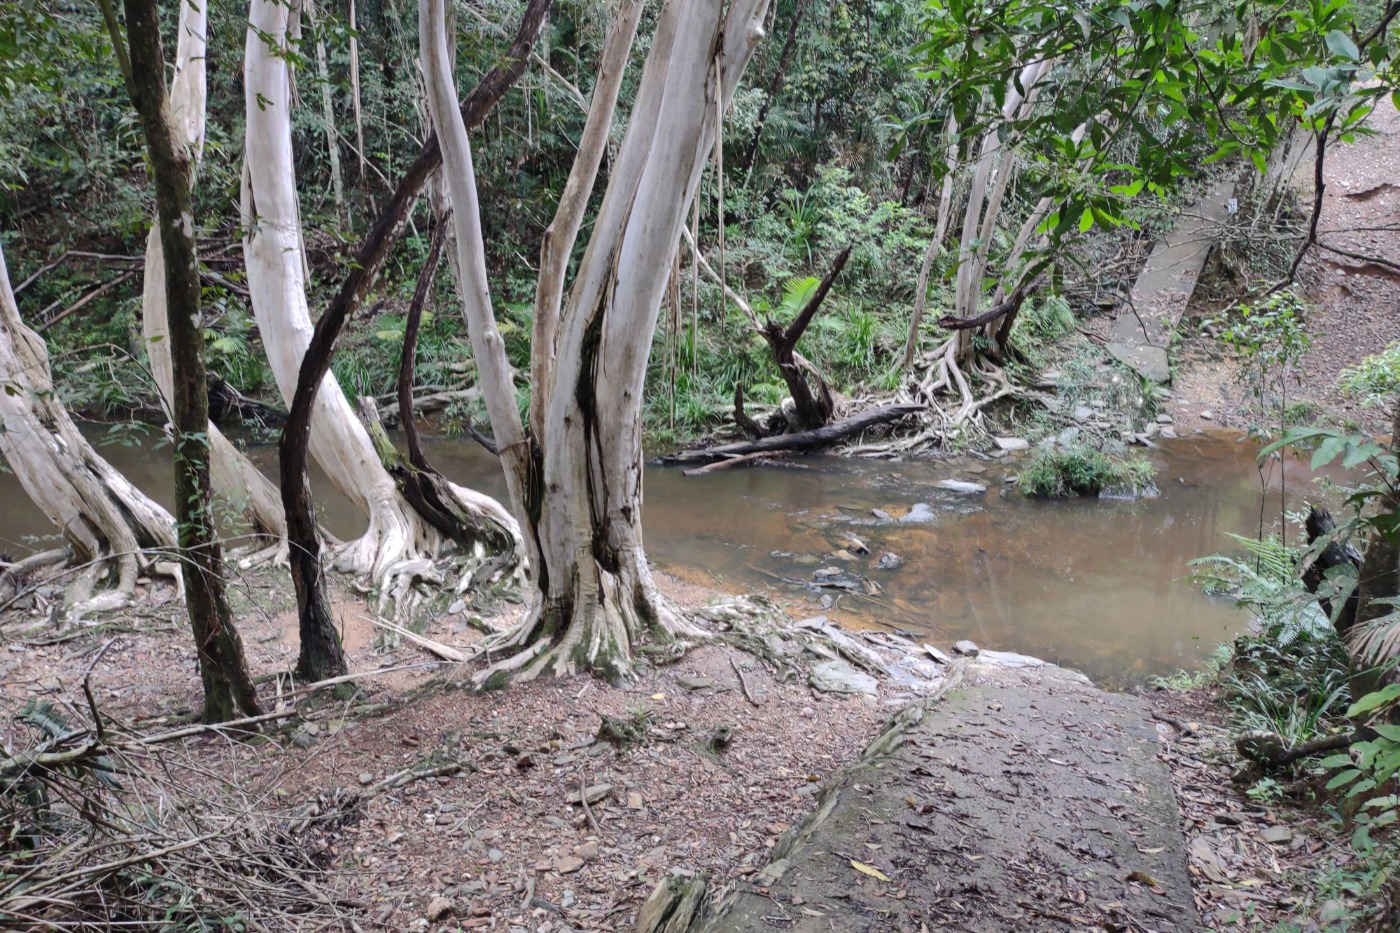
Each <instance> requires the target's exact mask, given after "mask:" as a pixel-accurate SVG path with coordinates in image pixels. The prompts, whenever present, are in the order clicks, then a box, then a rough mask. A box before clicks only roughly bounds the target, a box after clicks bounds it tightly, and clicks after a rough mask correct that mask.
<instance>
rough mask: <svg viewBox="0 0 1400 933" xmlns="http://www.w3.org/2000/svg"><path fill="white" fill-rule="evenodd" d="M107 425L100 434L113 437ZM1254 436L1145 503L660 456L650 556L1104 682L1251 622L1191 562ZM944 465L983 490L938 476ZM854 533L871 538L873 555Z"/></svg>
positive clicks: (9, 489)
mask: <svg viewBox="0 0 1400 933" xmlns="http://www.w3.org/2000/svg"><path fill="white" fill-rule="evenodd" d="M97 432H98V433H97V434H95V435H94V437H95V438H98V439H100V438H101V437H104V436H105V434H104V432H103V429H100V428H99V429H97ZM123 436H124V437H125V439H124V441H123V442H122V443H112V442H110V441H109V442H106V443H104V444H103V445H102V446H101V448H100V449H101V451H102V453H103V455H104V456H106V457H108V458H109V459H110V460H111V462H112V463H113V465H114V466H115V467H116V468H117V469H119V470H121V471H122V472H123V473H125V474H126V475H127V476H128V477H129V478H130V479H131V480H132V481H133V482H135V483H136V484H137V485H139V486H140V487H141V488H142V489H144V490H146V491H147V492H148V493H149V494H151V495H153V496H154V497H155V498H157V499H158V500H160V501H162V502H164V503H165V504H166V505H169V504H170V501H171V495H172V490H171V486H172V477H171V467H170V453H169V446H168V445H167V444H165V443H164V441H163V440H162V439H160V438H159V437H158V436H157V435H155V434H154V433H153V432H152V433H147V434H145V435H144V436H142V435H135V436H133V435H130V433H129V432H125V433H124V435H123ZM425 440H426V447H427V454H428V457H429V459H430V460H431V461H432V462H433V463H434V464H435V465H436V466H437V467H438V468H439V469H441V470H442V471H443V473H445V474H446V475H447V476H448V477H449V478H451V479H452V480H454V481H456V482H458V483H463V484H465V485H468V486H473V487H475V488H477V489H480V490H482V491H484V492H488V493H491V494H493V495H496V496H498V497H499V496H503V495H504V488H503V483H502V481H501V479H500V471H499V469H498V468H497V466H496V464H495V462H494V460H493V459H492V458H491V457H490V456H489V455H488V454H487V453H486V452H485V451H483V450H482V449H481V448H480V447H478V446H477V445H476V444H474V443H472V442H471V441H470V440H466V439H461V438H456V437H445V436H433V437H429V438H427V439H425ZM1254 449H1255V448H1254V447H1253V445H1251V444H1249V443H1246V442H1241V440H1240V438H1239V437H1238V436H1237V435H1233V434H1230V433H1227V432H1219V433H1207V434H1201V435H1194V436H1191V437H1187V438H1181V439H1177V440H1174V441H1167V442H1164V443H1163V444H1162V446H1161V447H1160V448H1159V449H1157V450H1153V451H1151V452H1150V457H1151V459H1152V460H1153V461H1154V463H1155V465H1156V466H1157V467H1158V480H1159V484H1160V486H1161V495H1159V496H1157V497H1155V498H1151V499H1140V500H1137V501H1113V500H1095V499H1079V500H1072V501H1053V502H1051V501H1037V500H1031V499H1027V498H1026V497H1024V496H1022V495H1020V494H1019V493H1018V492H1016V490H1015V487H1014V486H1012V485H1010V484H1008V483H1006V482H1005V479H1006V477H1007V476H1008V475H1010V474H1011V473H1012V472H1014V470H1015V468H1016V463H1015V461H1014V460H1012V459H1008V460H1003V461H998V460H976V459H958V460H947V461H909V462H895V463H891V462H888V461H867V460H850V459H842V458H836V457H812V458H807V459H804V460H801V461H797V462H796V463H794V464H792V465H788V466H776V467H768V466H759V467H750V468H739V469H733V470H726V471H720V472H716V473H711V474H708V475H703V476H686V475H684V474H683V473H682V472H681V471H680V470H679V469H676V468H672V467H648V469H647V474H646V484H647V485H646V491H645V508H644V512H643V514H644V523H645V528H646V536H647V538H646V544H647V551H648V554H649V555H650V556H651V558H652V560H653V561H654V562H655V563H656V565H657V566H658V568H659V569H661V570H662V571H664V572H667V573H670V574H673V575H675V576H677V577H679V578H681V579H682V580H684V581H685V582H687V583H691V584H696V585H700V586H705V587H710V588H717V589H721V590H729V591H733V592H756V593H762V594H765V595H768V596H770V597H771V598H773V599H775V600H778V601H780V602H782V603H784V604H785V605H787V606H788V607H789V609H790V610H791V611H792V612H793V613H795V614H797V615H799V617H801V616H806V615H815V614H823V615H827V616H829V617H831V618H834V619H837V620H839V621H840V622H841V623H842V624H844V625H847V626H865V627H878V628H886V629H900V630H904V631H908V632H912V633H915V634H916V635H917V636H919V637H921V638H923V639H924V640H926V641H929V642H931V643H933V644H936V645H940V646H943V647H945V648H946V647H947V646H948V645H949V644H951V643H952V642H953V641H954V640H957V639H962V638H967V639H971V640H973V641H975V642H977V643H978V644H979V645H981V646H982V647H987V648H997V649H1003V650H1010V651H1019V652H1023V653H1025V654H1032V655H1036V656H1039V657H1043V658H1046V659H1047V660H1052V661H1055V662H1057V663H1060V664H1063V665H1066V666H1069V667H1074V668H1076V669H1079V670H1082V671H1084V672H1085V673H1086V674H1088V675H1089V676H1090V677H1093V678H1095V679H1096V680H1098V681H1099V682H1102V683H1106V684H1122V683H1132V682H1143V681H1145V680H1146V679H1147V678H1149V677H1151V676H1153V675H1158V674H1165V673H1169V672H1171V671H1175V670H1177V669H1182V668H1185V669H1194V668H1197V667H1199V666H1200V665H1201V664H1202V663H1204V660H1205V659H1206V658H1207V657H1208V656H1209V655H1210V653H1211V652H1212V650H1213V649H1214V648H1215V647H1216V645H1218V644H1220V643H1221V642H1222V641H1227V640H1229V639H1230V638H1232V637H1233V636H1234V635H1235V634H1237V633H1238V632H1240V631H1242V630H1243V629H1244V628H1245V626H1246V625H1247V624H1248V616H1247V615H1246V614H1245V613H1243V612H1242V611H1240V610H1238V609H1236V608H1235V607H1234V605H1233V603H1232V602H1231V601H1229V600H1227V599H1220V598H1212V597H1209V596H1206V595H1205V594H1203V593H1202V592H1201V590H1200V588H1199V587H1198V586H1196V585H1195V584H1193V583H1192V582H1191V581H1190V579H1189V575H1190V567H1189V566H1188V562H1189V561H1190V560H1192V559H1193V558H1196V557H1199V556H1201V555H1203V554H1209V553H1211V552H1213V551H1218V550H1222V549H1229V548H1230V547H1231V542H1230V541H1229V540H1228V539H1227V538H1226V533H1227V532H1234V533H1237V534H1244V535H1253V534H1255V533H1256V532H1257V530H1258V527H1259V516H1260V493H1261V481H1260V477H1259V473H1258V471H1257V470H1256V469H1255V466H1254ZM250 453H251V455H252V456H253V458H254V460H255V461H256V462H257V463H258V464H259V466H260V467H261V468H262V469H263V470H264V471H266V472H268V473H270V474H275V472H276V471H275V458H276V448H275V446H274V445H271V444H255V445H250ZM1279 476H1280V471H1278V470H1275V471H1274V474H1273V476H1272V477H1271V479H1270V480H1269V481H1267V482H1266V484H1265V485H1266V486H1267V487H1268V489H1269V492H1268V496H1267V500H1266V521H1267V522H1268V523H1269V524H1270V525H1272V524H1274V523H1275V522H1276V520H1277V516H1278V515H1279V507H1280V502H1281V495H1280V489H1279V485H1280V484H1279ZM949 479H958V480H963V481H969V482H976V483H980V484H984V485H985V486H986V487H987V491H986V492H985V493H980V494H967V493H960V492H955V491H951V490H946V489H941V488H939V487H938V486H937V485H936V484H937V483H939V482H942V481H944V480H949ZM1310 479H1311V474H1309V473H1308V471H1307V468H1306V465H1305V464H1303V463H1301V462H1297V461H1292V462H1290V463H1289V465H1288V470H1287V483H1288V493H1289V495H1288V499H1289V504H1290V506H1291V507H1296V504H1297V503H1298V502H1300V501H1301V498H1300V494H1302V493H1305V492H1307V491H1308V489H1309V480H1310ZM313 484H314V487H315V489H316V501H317V506H318V508H319V509H320V511H321V514H322V520H323V522H324V523H325V525H326V526H327V527H328V528H329V529H330V531H331V532H332V533H334V534H336V535H339V536H341V537H342V538H348V537H351V536H353V535H355V534H357V533H359V531H360V530H362V528H363V525H362V522H361V520H360V518H359V516H358V513H356V511H355V510H354V509H353V508H352V507H351V506H350V504H349V503H348V502H347V501H346V500H345V499H344V498H343V497H341V496H340V495H339V494H338V493H337V492H336V491H335V490H334V489H332V488H331V487H330V485H329V483H328V482H327V481H326V480H325V478H324V477H323V476H320V475H313ZM0 503H3V505H2V506H0V548H3V549H7V550H8V551H9V553H10V554H12V555H16V554H21V553H24V552H26V551H29V550H31V549H34V548H37V547H47V546H53V544H52V542H53V541H55V540H56V536H55V535H54V532H53V528H52V526H51V525H49V524H48V522H47V521H46V520H45V519H44V517H43V515H42V514H41V513H39V511H38V510H37V509H36V508H35V507H34V506H33V504H32V503H31V502H30V501H29V498H28V497H27V496H26V495H25V493H24V491H23V490H22V489H21V488H20V486H19V484H18V482H17V481H16V480H15V478H14V476H13V475H12V474H9V473H4V474H0ZM920 503H922V504H923V505H922V506H920V505H918V504H920ZM911 513H912V514H911ZM882 515H886V516H888V517H881V516H882ZM907 518H912V519H922V520H918V521H910V520H902V519H907ZM853 536H854V537H855V538H856V539H858V540H859V542H860V543H862V544H864V545H865V548H866V549H868V553H866V554H861V553H858V550H859V548H858V547H857V546H855V545H853V543H852V542H851V540H850V539H851V538H852V537H853ZM885 554H893V555H897V557H898V562H899V565H898V566H897V567H894V568H893V569H884V568H882V567H881V566H880V560H881V557H882V555H885ZM885 561H886V563H895V561H894V560H892V559H890V558H885ZM834 571H839V575H835V574H834ZM817 579H822V580H826V581H827V582H828V583H835V584H838V586H831V585H828V586H819V585H818V584H817V583H816V582H815V581H816V580H817ZM865 580H869V581H872V582H873V583H874V584H875V585H874V586H871V585H869V584H866V583H865V582H864V581H865ZM840 584H844V588H841V586H839V585H840Z"/></svg>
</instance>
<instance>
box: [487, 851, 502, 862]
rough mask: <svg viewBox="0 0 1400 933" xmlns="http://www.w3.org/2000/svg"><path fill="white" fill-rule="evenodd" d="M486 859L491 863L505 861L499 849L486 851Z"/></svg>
mask: <svg viewBox="0 0 1400 933" xmlns="http://www.w3.org/2000/svg"><path fill="white" fill-rule="evenodd" d="M486 857H487V858H488V859H490V860H491V861H493V862H501V861H504V860H505V857H506V854H505V853H504V852H502V851H501V850H500V849H490V850H488V851H487V853H486Z"/></svg>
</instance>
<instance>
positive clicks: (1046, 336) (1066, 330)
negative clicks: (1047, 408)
mask: <svg viewBox="0 0 1400 933" xmlns="http://www.w3.org/2000/svg"><path fill="white" fill-rule="evenodd" d="M1077 325H1078V322H1077V321H1076V320H1075V318H1074V311H1073V310H1071V308H1070V306H1069V302H1068V301H1066V300H1065V299H1064V298H1062V297H1061V296H1059V295H1040V296H1036V297H1034V298H1031V299H1028V300H1027V301H1026V303H1025V305H1024V306H1022V308H1021V313H1020V315H1019V316H1018V317H1017V318H1016V326H1015V327H1014V328H1013V329H1012V331H1011V347H1012V349H1014V350H1015V351H1016V353H1017V354H1019V355H1020V356H1021V357H1022V358H1023V359H1024V360H1026V362H1027V363H1029V364H1030V365H1031V366H1032V367H1033V368H1035V369H1043V368H1045V365H1046V356H1045V354H1046V351H1047V349H1048V348H1050V347H1053V346H1055V344H1057V343H1058V342H1059V341H1060V340H1062V339H1064V337H1066V336H1067V335H1069V334H1071V333H1073V332H1074V329H1075V327H1076V326H1077Z"/></svg>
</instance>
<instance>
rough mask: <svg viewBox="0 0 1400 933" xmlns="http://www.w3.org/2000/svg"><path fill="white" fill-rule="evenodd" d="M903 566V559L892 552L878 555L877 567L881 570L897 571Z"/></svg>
mask: <svg viewBox="0 0 1400 933" xmlns="http://www.w3.org/2000/svg"><path fill="white" fill-rule="evenodd" d="M903 566H904V558H902V557H900V556H899V555H898V554H896V553H895V552H894V551H886V552H885V553H883V554H881V555H880V561H879V567H880V569H881V570H898V569H899V568H900V567H903Z"/></svg>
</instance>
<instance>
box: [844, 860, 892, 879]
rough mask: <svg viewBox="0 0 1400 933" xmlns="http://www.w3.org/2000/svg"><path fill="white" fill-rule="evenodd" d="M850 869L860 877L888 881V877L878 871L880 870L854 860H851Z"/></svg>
mask: <svg viewBox="0 0 1400 933" xmlns="http://www.w3.org/2000/svg"><path fill="white" fill-rule="evenodd" d="M851 867H852V868H854V869H855V870H856V871H858V872H860V873H861V874H862V875H869V876H870V877H872V878H874V879H876V880H877V881H889V880H890V876H889V875H887V874H885V873H884V872H882V871H880V869H878V868H876V867H875V866H873V865H867V864H865V863H864V862H857V861H856V860H855V859H851Z"/></svg>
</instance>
